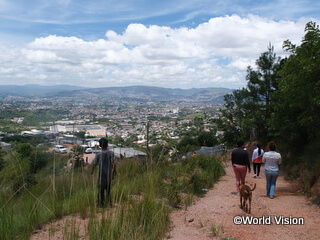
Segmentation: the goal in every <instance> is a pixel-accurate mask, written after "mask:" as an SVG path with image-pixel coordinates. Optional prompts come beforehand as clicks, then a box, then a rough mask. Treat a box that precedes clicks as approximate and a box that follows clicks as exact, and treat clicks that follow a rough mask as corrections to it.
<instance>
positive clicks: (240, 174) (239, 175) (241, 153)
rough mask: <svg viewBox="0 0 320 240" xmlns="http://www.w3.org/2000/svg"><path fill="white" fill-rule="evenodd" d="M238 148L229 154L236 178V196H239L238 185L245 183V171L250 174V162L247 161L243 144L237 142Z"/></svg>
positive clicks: (246, 153) (247, 155) (247, 157)
mask: <svg viewBox="0 0 320 240" xmlns="http://www.w3.org/2000/svg"><path fill="white" fill-rule="evenodd" d="M237 146H238V148H236V149H235V150H233V151H232V153H231V162H232V166H233V171H234V174H235V176H236V190H237V195H240V190H239V185H240V184H244V183H245V179H246V175H247V170H248V172H249V173H250V171H251V168H250V161H249V154H248V152H247V151H246V150H245V149H244V148H245V146H244V142H243V141H238V142H237Z"/></svg>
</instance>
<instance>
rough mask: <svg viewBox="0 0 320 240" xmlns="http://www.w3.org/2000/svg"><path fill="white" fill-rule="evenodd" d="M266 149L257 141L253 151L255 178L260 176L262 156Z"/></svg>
mask: <svg viewBox="0 0 320 240" xmlns="http://www.w3.org/2000/svg"><path fill="white" fill-rule="evenodd" d="M263 154H264V151H263V150H262V149H261V144H260V143H257V148H256V149H254V150H253V153H252V163H253V172H254V175H253V177H254V178H260V176H259V175H260V168H261V165H262V156H263Z"/></svg>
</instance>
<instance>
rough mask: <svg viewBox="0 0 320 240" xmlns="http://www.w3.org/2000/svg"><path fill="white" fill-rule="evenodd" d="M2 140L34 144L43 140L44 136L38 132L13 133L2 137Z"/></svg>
mask: <svg viewBox="0 0 320 240" xmlns="http://www.w3.org/2000/svg"><path fill="white" fill-rule="evenodd" d="M3 141H4V142H8V143H29V144H31V145H34V146H35V145H37V144H40V143H43V142H44V136H43V135H40V134H39V135H35V136H21V135H14V136H11V137H4V138H3Z"/></svg>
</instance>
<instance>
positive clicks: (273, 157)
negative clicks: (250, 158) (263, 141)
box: [262, 151, 282, 171]
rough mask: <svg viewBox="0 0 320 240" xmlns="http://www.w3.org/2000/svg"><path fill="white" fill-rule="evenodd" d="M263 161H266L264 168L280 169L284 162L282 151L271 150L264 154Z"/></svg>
mask: <svg viewBox="0 0 320 240" xmlns="http://www.w3.org/2000/svg"><path fill="white" fill-rule="evenodd" d="M262 162H263V163H265V165H264V169H265V170H268V171H279V165H280V164H281V162H282V159H281V155H280V153H277V152H275V151H269V152H266V153H265V154H263V157H262Z"/></svg>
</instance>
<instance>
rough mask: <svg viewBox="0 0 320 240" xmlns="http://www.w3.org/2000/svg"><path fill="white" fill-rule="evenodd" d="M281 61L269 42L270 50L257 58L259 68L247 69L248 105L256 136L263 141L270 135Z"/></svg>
mask: <svg viewBox="0 0 320 240" xmlns="http://www.w3.org/2000/svg"><path fill="white" fill-rule="evenodd" d="M281 63H282V62H281V58H280V57H277V56H276V54H275V53H274V48H273V46H272V45H271V44H269V46H268V51H266V52H264V53H262V54H261V56H260V57H259V58H258V59H257V60H256V65H257V70H253V69H252V68H251V67H248V70H247V77H246V80H247V81H248V84H247V88H248V95H249V96H248V99H247V107H248V108H249V110H250V113H251V117H252V126H253V128H254V129H255V133H256V137H257V138H259V139H260V140H262V141H267V140H268V136H269V125H268V124H267V121H268V119H269V118H270V116H271V112H272V111H271V105H270V103H271V102H272V93H273V92H275V91H276V90H277V89H278V83H277V73H278V72H279V70H280V69H281V67H282V64H281Z"/></svg>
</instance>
